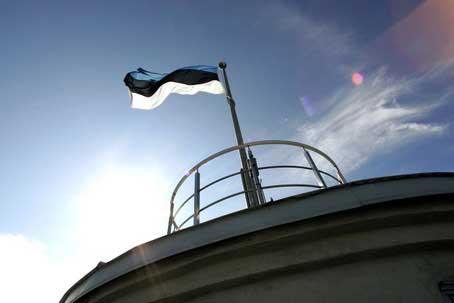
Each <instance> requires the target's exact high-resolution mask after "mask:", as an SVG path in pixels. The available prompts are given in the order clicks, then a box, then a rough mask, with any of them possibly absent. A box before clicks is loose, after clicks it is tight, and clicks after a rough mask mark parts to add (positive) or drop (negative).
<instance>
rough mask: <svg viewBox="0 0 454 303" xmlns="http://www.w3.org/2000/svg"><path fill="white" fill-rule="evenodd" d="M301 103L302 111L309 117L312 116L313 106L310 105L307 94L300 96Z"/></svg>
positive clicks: (313, 112)
mask: <svg viewBox="0 0 454 303" xmlns="http://www.w3.org/2000/svg"><path fill="white" fill-rule="evenodd" d="M300 102H301V105H302V106H303V109H304V111H305V112H306V114H307V115H308V116H309V117H312V116H313V115H314V114H315V110H314V107H313V106H312V102H311V100H310V99H309V97H307V96H303V97H301V98H300Z"/></svg>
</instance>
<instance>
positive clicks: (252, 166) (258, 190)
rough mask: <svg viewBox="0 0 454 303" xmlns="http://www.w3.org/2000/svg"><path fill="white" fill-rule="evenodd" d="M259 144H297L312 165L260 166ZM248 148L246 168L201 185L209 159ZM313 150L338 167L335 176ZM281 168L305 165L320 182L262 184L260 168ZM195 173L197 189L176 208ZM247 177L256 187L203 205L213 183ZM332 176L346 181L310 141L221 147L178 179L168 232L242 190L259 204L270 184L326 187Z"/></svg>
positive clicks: (262, 143)
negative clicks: (188, 209) (186, 212)
mask: <svg viewBox="0 0 454 303" xmlns="http://www.w3.org/2000/svg"><path fill="white" fill-rule="evenodd" d="M259 145H287V146H295V147H299V148H301V149H302V152H303V155H304V157H305V158H306V161H307V162H308V163H309V166H299V165H273V166H263V167H258V166H257V162H256V161H255V158H254V157H253V155H252V152H251V151H250V148H251V147H252V146H259ZM246 148H247V149H249V158H248V169H247V170H244V169H241V170H240V171H239V172H235V173H232V174H229V175H227V176H224V177H221V178H219V179H216V180H214V181H212V182H210V183H208V184H206V185H204V186H203V187H200V172H199V169H200V168H201V167H202V166H203V165H205V164H207V163H208V162H210V161H212V160H213V159H216V158H218V157H220V156H222V155H224V154H227V153H230V152H232V151H236V150H240V149H243V150H244V149H246ZM310 152H314V153H316V154H318V155H319V156H321V157H322V158H323V159H325V160H327V161H328V162H329V163H330V164H331V165H332V166H333V167H334V169H335V171H336V176H333V175H332V174H330V173H328V172H326V171H323V170H320V169H318V168H317V166H316V164H315V162H314V160H313V158H312V156H311V154H310ZM281 168H293V169H302V170H309V171H312V172H313V174H314V177H315V180H316V183H317V184H305V183H287V184H274V185H268V186H262V185H261V180H260V179H259V178H258V176H259V171H261V170H268V169H281ZM192 174H194V193H193V194H192V195H190V196H189V197H187V198H186V199H185V200H184V201H183V202H181V203H180V204H179V205H178V206H177V208H175V197H176V195H177V193H178V190H179V189H180V187H181V186H182V185H183V183H184V182H185V181H186V180H187V179H188V178H189V176H190V175H192ZM246 174H248V175H247V177H249V178H251V179H250V180H252V181H253V182H252V183H254V184H253V185H254V186H253V188H251V189H248V190H243V191H238V192H235V193H232V194H229V195H227V196H224V197H222V198H219V199H217V200H215V201H212V202H210V203H208V204H206V205H205V206H203V207H200V193H201V192H202V191H203V190H205V189H207V188H209V187H211V186H213V185H214V184H217V183H219V182H221V181H224V180H227V179H229V178H232V177H234V176H238V175H240V176H241V178H242V181H243V184H244V178H245V175H246ZM324 177H325V178H326V177H329V178H331V179H333V180H334V181H335V182H337V183H339V184H344V183H345V182H346V180H345V178H344V176H343V175H342V173H341V171H340V170H339V168H338V167H337V165H336V163H335V162H334V161H333V160H332V159H331V158H330V157H329V156H328V155H327V154H325V153H324V152H322V151H320V150H318V149H316V148H315V147H312V146H310V145H307V144H303V143H299V142H294V141H285V140H264V141H254V142H249V143H245V144H243V145H237V146H232V147H229V148H226V149H224V150H222V151H219V152H217V153H215V154H213V155H211V156H209V157H207V158H205V159H204V160H202V161H200V162H199V163H198V164H196V165H195V166H194V167H192V168H191V169H190V170H189V171H188V172H187V173H186V174H185V175H184V176H183V177H182V178H181V179H180V181H179V182H178V184H177V186H176V187H175V189H174V191H173V193H172V197H171V199H170V216H169V224H168V229H167V233H168V234H170V233H172V232H175V231H178V230H180V229H181V228H182V227H183V226H184V225H185V224H186V223H188V222H189V221H190V220H191V219H192V220H193V225H197V224H199V223H200V213H201V212H203V211H204V210H206V209H208V208H210V207H211V206H214V205H216V204H218V203H220V202H222V201H225V200H228V199H230V198H233V197H236V196H239V195H241V194H244V195H245V197H246V199H247V198H248V195H250V194H251V193H253V194H254V195H256V198H257V200H258V201H259V205H260V204H264V203H267V201H266V199H265V195H264V194H263V190H265V189H271V188H282V187H305V188H311V189H312V188H313V189H323V188H326V187H327V183H326V181H325V178H324ZM191 199H192V200H193V202H194V212H193V213H192V214H191V215H190V216H188V217H187V218H184V219H183V220H182V222H181V223H180V224H177V223H176V221H175V218H176V217H177V215H178V214H179V213H180V211H181V209H182V208H183V207H184V206H185V205H186V204H187V203H188V202H189V201H190V200H191Z"/></svg>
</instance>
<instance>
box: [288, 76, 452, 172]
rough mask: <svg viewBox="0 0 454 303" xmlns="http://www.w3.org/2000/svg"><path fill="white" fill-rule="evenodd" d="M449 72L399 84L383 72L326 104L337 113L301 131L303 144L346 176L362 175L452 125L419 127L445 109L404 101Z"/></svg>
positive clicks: (430, 103) (434, 104)
mask: <svg viewBox="0 0 454 303" xmlns="http://www.w3.org/2000/svg"><path fill="white" fill-rule="evenodd" d="M444 70H445V68H443V69H440V70H439V71H438V72H437V71H431V72H430V73H427V74H425V75H422V76H419V77H413V78H407V79H396V78H393V77H391V76H389V75H388V74H387V72H386V69H385V68H381V69H379V70H378V71H376V72H375V73H372V74H370V75H369V76H368V80H367V81H365V82H364V83H363V85H362V86H360V87H354V86H350V87H344V88H342V89H341V90H340V91H338V92H335V93H334V94H333V96H332V97H331V98H329V100H326V102H327V103H328V104H330V105H331V108H330V109H329V110H328V111H327V112H326V113H325V114H324V115H322V116H321V117H320V118H319V119H318V120H317V121H314V122H306V123H304V124H303V125H302V126H301V127H299V128H298V135H297V139H298V140H301V141H303V142H307V143H309V144H313V145H315V146H317V147H319V148H320V149H322V150H323V151H325V152H327V153H328V154H329V155H331V156H332V157H333V158H334V159H335V160H336V161H337V162H338V163H340V164H341V166H342V169H343V170H344V171H345V172H350V171H352V170H354V169H357V168H358V167H360V166H361V165H363V164H364V163H365V162H367V161H368V160H369V159H371V158H373V157H375V156H377V155H378V154H382V153H386V152H390V151H392V150H395V149H396V148H398V147H400V146H402V145H404V144H405V143H408V142H410V141H412V140H416V139H419V138H423V137H426V136H430V135H435V134H440V133H442V132H443V131H444V130H445V129H446V128H447V125H443V124H439V123H436V122H418V120H420V119H421V118H424V117H426V116H427V115H429V114H430V113H431V112H432V111H433V110H434V109H435V108H436V107H438V106H440V105H441V104H443V100H442V99H443V98H442V97H440V99H437V100H422V101H426V102H423V103H421V100H417V99H416V100H415V102H412V103H411V104H407V105H403V104H402V102H399V99H401V98H403V97H408V96H414V97H415V98H418V96H417V95H415V94H414V93H415V91H416V89H417V88H418V86H419V85H421V84H422V83H424V82H425V81H427V80H428V79H430V78H434V77H435V78H436V77H438V76H440V75H441V74H443V71H444Z"/></svg>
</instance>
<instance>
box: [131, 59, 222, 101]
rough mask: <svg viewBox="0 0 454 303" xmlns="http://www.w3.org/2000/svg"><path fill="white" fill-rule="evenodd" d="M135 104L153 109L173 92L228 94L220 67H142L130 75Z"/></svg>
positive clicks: (132, 98) (184, 93) (132, 99)
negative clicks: (156, 69) (151, 69)
mask: <svg viewBox="0 0 454 303" xmlns="http://www.w3.org/2000/svg"><path fill="white" fill-rule="evenodd" d="M124 82H125V84H126V86H127V87H128V88H129V94H130V96H131V107H132V108H138V109H153V108H155V107H157V106H159V105H161V104H162V102H164V100H165V99H166V98H167V96H169V95H170V94H171V93H177V94H183V95H194V94H196V93H198V92H206V93H211V94H224V87H223V86H222V84H221V82H220V81H219V77H218V73H217V67H215V66H208V65H197V66H188V67H183V68H180V69H177V70H176V71H173V72H171V73H169V74H159V73H153V72H149V71H146V70H144V69H142V68H139V69H137V71H134V72H130V73H128V74H127V75H126V77H125V79H124Z"/></svg>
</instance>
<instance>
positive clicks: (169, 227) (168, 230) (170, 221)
mask: <svg viewBox="0 0 454 303" xmlns="http://www.w3.org/2000/svg"><path fill="white" fill-rule="evenodd" d="M174 195H175V194H173V195H172V202H171V203H170V215H169V226H167V234H168V235H170V233H171V232H172V223H173V220H174V219H173V205H174V204H173V196H174Z"/></svg>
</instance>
